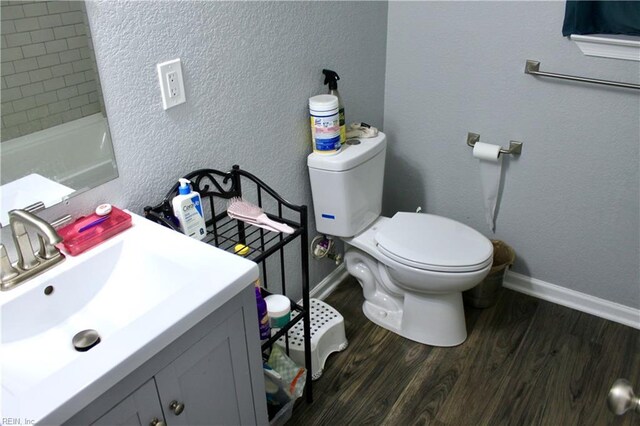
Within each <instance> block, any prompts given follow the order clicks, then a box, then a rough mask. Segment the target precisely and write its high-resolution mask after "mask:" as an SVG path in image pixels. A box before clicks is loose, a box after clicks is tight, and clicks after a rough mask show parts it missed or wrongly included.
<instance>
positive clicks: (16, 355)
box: [0, 214, 258, 422]
mask: <svg viewBox="0 0 640 426" xmlns="http://www.w3.org/2000/svg"><path fill="white" fill-rule="evenodd" d="M132 216H133V226H132V228H130V229H129V230H126V231H124V232H123V233H121V234H120V235H117V236H115V237H113V238H112V239H110V240H107V241H106V242H104V243H102V244H101V245H99V246H97V247H95V248H93V249H91V250H89V251H87V252H86V253H83V254H81V255H80V256H76V257H72V256H67V259H66V260H65V261H64V262H62V263H60V264H58V265H57V266H55V267H54V268H52V269H51V270H49V271H47V272H45V273H44V274H42V275H40V276H37V277H35V278H33V279H32V280H30V281H28V282H26V283H24V284H22V285H21V286H20V287H17V288H15V289H13V290H10V291H7V292H3V293H1V294H0V315H1V321H2V323H1V324H2V325H1V331H2V332H1V335H0V341H1V348H0V351H1V354H2V376H1V377H2V413H1V417H3V418H7V417H13V418H22V419H29V420H35V421H46V422H60V421H64V420H65V419H66V418H69V417H70V416H71V415H73V414H74V413H75V412H76V411H79V410H80V409H81V408H83V407H84V406H85V405H86V404H87V403H89V402H91V401H92V400H93V399H94V398H95V397H97V396H98V395H100V394H101V393H103V392H104V391H106V390H108V389H109V388H110V387H111V386H113V385H114V384H115V383H117V382H118V381H119V380H121V379H122V378H124V377H125V376H126V375H128V374H129V373H130V372H132V371H133V370H135V369H136V368H137V367H139V366H140V365H142V364H143V363H144V362H145V361H147V360H148V359H149V358H151V357H152V356H153V355H155V354H156V353H157V352H159V351H160V350H161V349H162V348H164V347H165V346H166V345H168V344H169V343H170V342H172V341H173V340H174V339H175V338H177V337H178V336H180V335H181V334H182V333H184V332H185V331H187V330H188V329H189V328H191V327H192V326H194V325H195V324H197V323H198V322H199V321H201V320H202V319H204V318H205V317H206V316H207V315H208V314H210V313H211V312H213V311H214V310H215V309H217V308H218V307H220V306H221V305H223V304H224V303H225V302H227V301H228V300H229V299H231V298H232V297H233V296H235V295H236V294H237V293H238V292H240V291H241V290H242V289H243V288H245V287H246V286H247V285H250V284H251V283H252V282H253V281H254V280H255V279H256V278H257V277H258V269H257V266H256V264H255V263H253V262H250V261H248V260H246V259H243V258H241V257H239V256H235V255H233V254H230V253H226V252H223V251H221V250H218V249H216V248H214V247H211V246H209V245H207V244H204V243H201V242H199V241H196V240H194V239H191V238H188V237H186V236H184V235H181V234H179V233H177V232H174V231H171V230H169V229H166V228H163V227H161V226H159V225H156V224H154V223H152V222H150V221H148V220H147V219H144V218H142V217H140V216H137V215H133V214H132ZM51 288H53V291H52V292H49V291H48V290H50V289H51ZM45 289H47V291H46V292H45ZM46 293H49V294H48V295H47V294H46ZM86 329H94V330H96V331H97V332H98V333H99V335H100V339H101V341H100V343H99V344H97V345H96V346H95V347H93V348H91V349H90V350H88V351H87V352H79V351H77V350H75V348H74V347H73V345H72V338H73V336H74V335H75V334H76V333H78V332H80V331H82V330H86Z"/></svg>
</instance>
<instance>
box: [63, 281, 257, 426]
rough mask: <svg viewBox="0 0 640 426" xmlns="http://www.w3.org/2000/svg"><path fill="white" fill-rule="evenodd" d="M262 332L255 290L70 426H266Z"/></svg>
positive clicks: (133, 375) (234, 301)
mask: <svg viewBox="0 0 640 426" xmlns="http://www.w3.org/2000/svg"><path fill="white" fill-rule="evenodd" d="M255 324H257V316H256V309H255V295H254V291H253V288H252V286H249V287H246V288H245V289H244V290H242V291H241V292H240V293H239V294H238V295H236V296H235V297H234V298H232V299H231V300H230V301H229V302H227V303H226V304H225V305H224V306H222V307H221V308H219V309H217V310H216V311H215V312H214V313H212V314H211V315H209V316H208V317H207V318H205V319H204V320H203V321H201V322H200V323H199V324H197V325H196V326H195V327H193V328H192V329H191V330H189V331H188V332H187V333H185V334H184V335H182V336H181V337H179V338H178V339H177V340H176V341H174V342H173V343H172V344H170V345H169V346H168V347H167V348H165V349H164V350H162V351H161V352H160V353H158V354H157V355H156V356H154V357H153V358H152V359H150V360H149V361H148V362H146V363H145V364H144V365H142V366H141V367H139V368H138V369H136V370H135V371H134V372H133V373H131V374H130V375H129V376H127V377H125V378H124V379H123V380H122V381H120V382H119V383H118V384H117V385H115V386H114V387H113V388H111V389H110V390H108V391H107V392H106V393H104V394H103V395H102V396H100V397H98V399H96V400H95V401H94V402H93V403H91V404H89V406H87V407H86V408H85V409H83V410H82V411H81V412H79V413H78V414H77V415H75V416H74V417H72V418H71V419H70V420H69V421H67V422H65V423H64V424H65V425H105V426H113V425H123V424H126V425H133V424H139V425H145V426H146V425H151V424H155V425H160V424H162V423H161V422H164V423H165V424H167V425H198V424H225V425H253V424H267V423H268V421H267V412H266V405H265V404H266V402H265V396H264V385H263V381H262V368H261V363H260V359H259V354H260V348H259V342H258V340H257V338H250V337H255V336H257V334H256V333H257V331H256V330H255V327H254V325H255ZM246 325H250V326H249V327H246ZM247 328H248V329H247ZM254 335H255V336H254ZM256 358H257V359H256ZM256 366H257V367H258V368H255V367H256ZM258 378H260V380H257V379H258Z"/></svg>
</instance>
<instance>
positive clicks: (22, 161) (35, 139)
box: [0, 113, 118, 191]
mask: <svg viewBox="0 0 640 426" xmlns="http://www.w3.org/2000/svg"><path fill="white" fill-rule="evenodd" d="M0 148H1V149H2V155H1V156H0V157H1V158H0V159H1V162H2V164H1V167H2V168H1V170H2V173H1V179H0V181H1V183H2V185H4V184H6V183H9V182H12V181H14V180H16V179H19V178H21V177H23V176H25V175H28V174H30V173H37V174H38V175H40V176H44V177H45V178H48V179H51V180H53V181H55V182H58V183H60V184H62V185H64V186H66V187H69V188H72V189H74V190H75V191H82V190H85V189H89V188H94V187H96V186H97V185H100V184H103V183H105V182H108V181H110V180H111V179H114V178H116V177H117V176H118V170H117V168H116V161H115V157H114V155H113V148H112V145H111V137H110V136H109V130H108V127H107V120H106V119H105V118H104V117H103V116H102V114H101V113H98V114H93V115H90V116H88V117H84V118H81V119H78V120H74V121H71V122H69V123H64V124H61V125H58V126H55V127H51V128H49V129H45V130H41V131H39V132H35V133H32V134H29V135H25V136H21V137H19V138H15V139H11V140H8V141H5V142H2V144H1V145H0Z"/></svg>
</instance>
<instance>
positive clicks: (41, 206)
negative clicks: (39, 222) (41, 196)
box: [22, 201, 45, 213]
mask: <svg viewBox="0 0 640 426" xmlns="http://www.w3.org/2000/svg"><path fill="white" fill-rule="evenodd" d="M44 207H45V206H44V203H43V202H42V201H38V202H36V203H33V204H31V205H28V206H27V207H25V208H24V209H22V210H24V211H26V212H29V213H36V212H39V211H40V210H44Z"/></svg>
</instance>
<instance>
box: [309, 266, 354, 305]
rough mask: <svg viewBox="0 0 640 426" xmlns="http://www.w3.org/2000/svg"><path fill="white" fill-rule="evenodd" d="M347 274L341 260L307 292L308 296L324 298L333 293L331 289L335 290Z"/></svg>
mask: <svg viewBox="0 0 640 426" xmlns="http://www.w3.org/2000/svg"><path fill="white" fill-rule="evenodd" d="M348 275H349V272H347V268H346V267H345V266H344V262H343V263H341V264H340V266H338V267H337V268H336V269H334V270H333V271H332V272H331V273H330V274H329V275H327V276H326V277H325V278H324V279H323V280H322V281H320V282H319V283H318V285H316V286H315V287H314V288H313V289H312V290H311V291H310V292H309V297H310V298H311V297H312V298H315V299H320V300H324V299H325V298H326V297H327V296H329V295H330V294H331V293H333V290H335V289H336V287H337V286H338V284H340V283H341V282H342V281H344V280H345V279H346V278H347V276H348Z"/></svg>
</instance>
